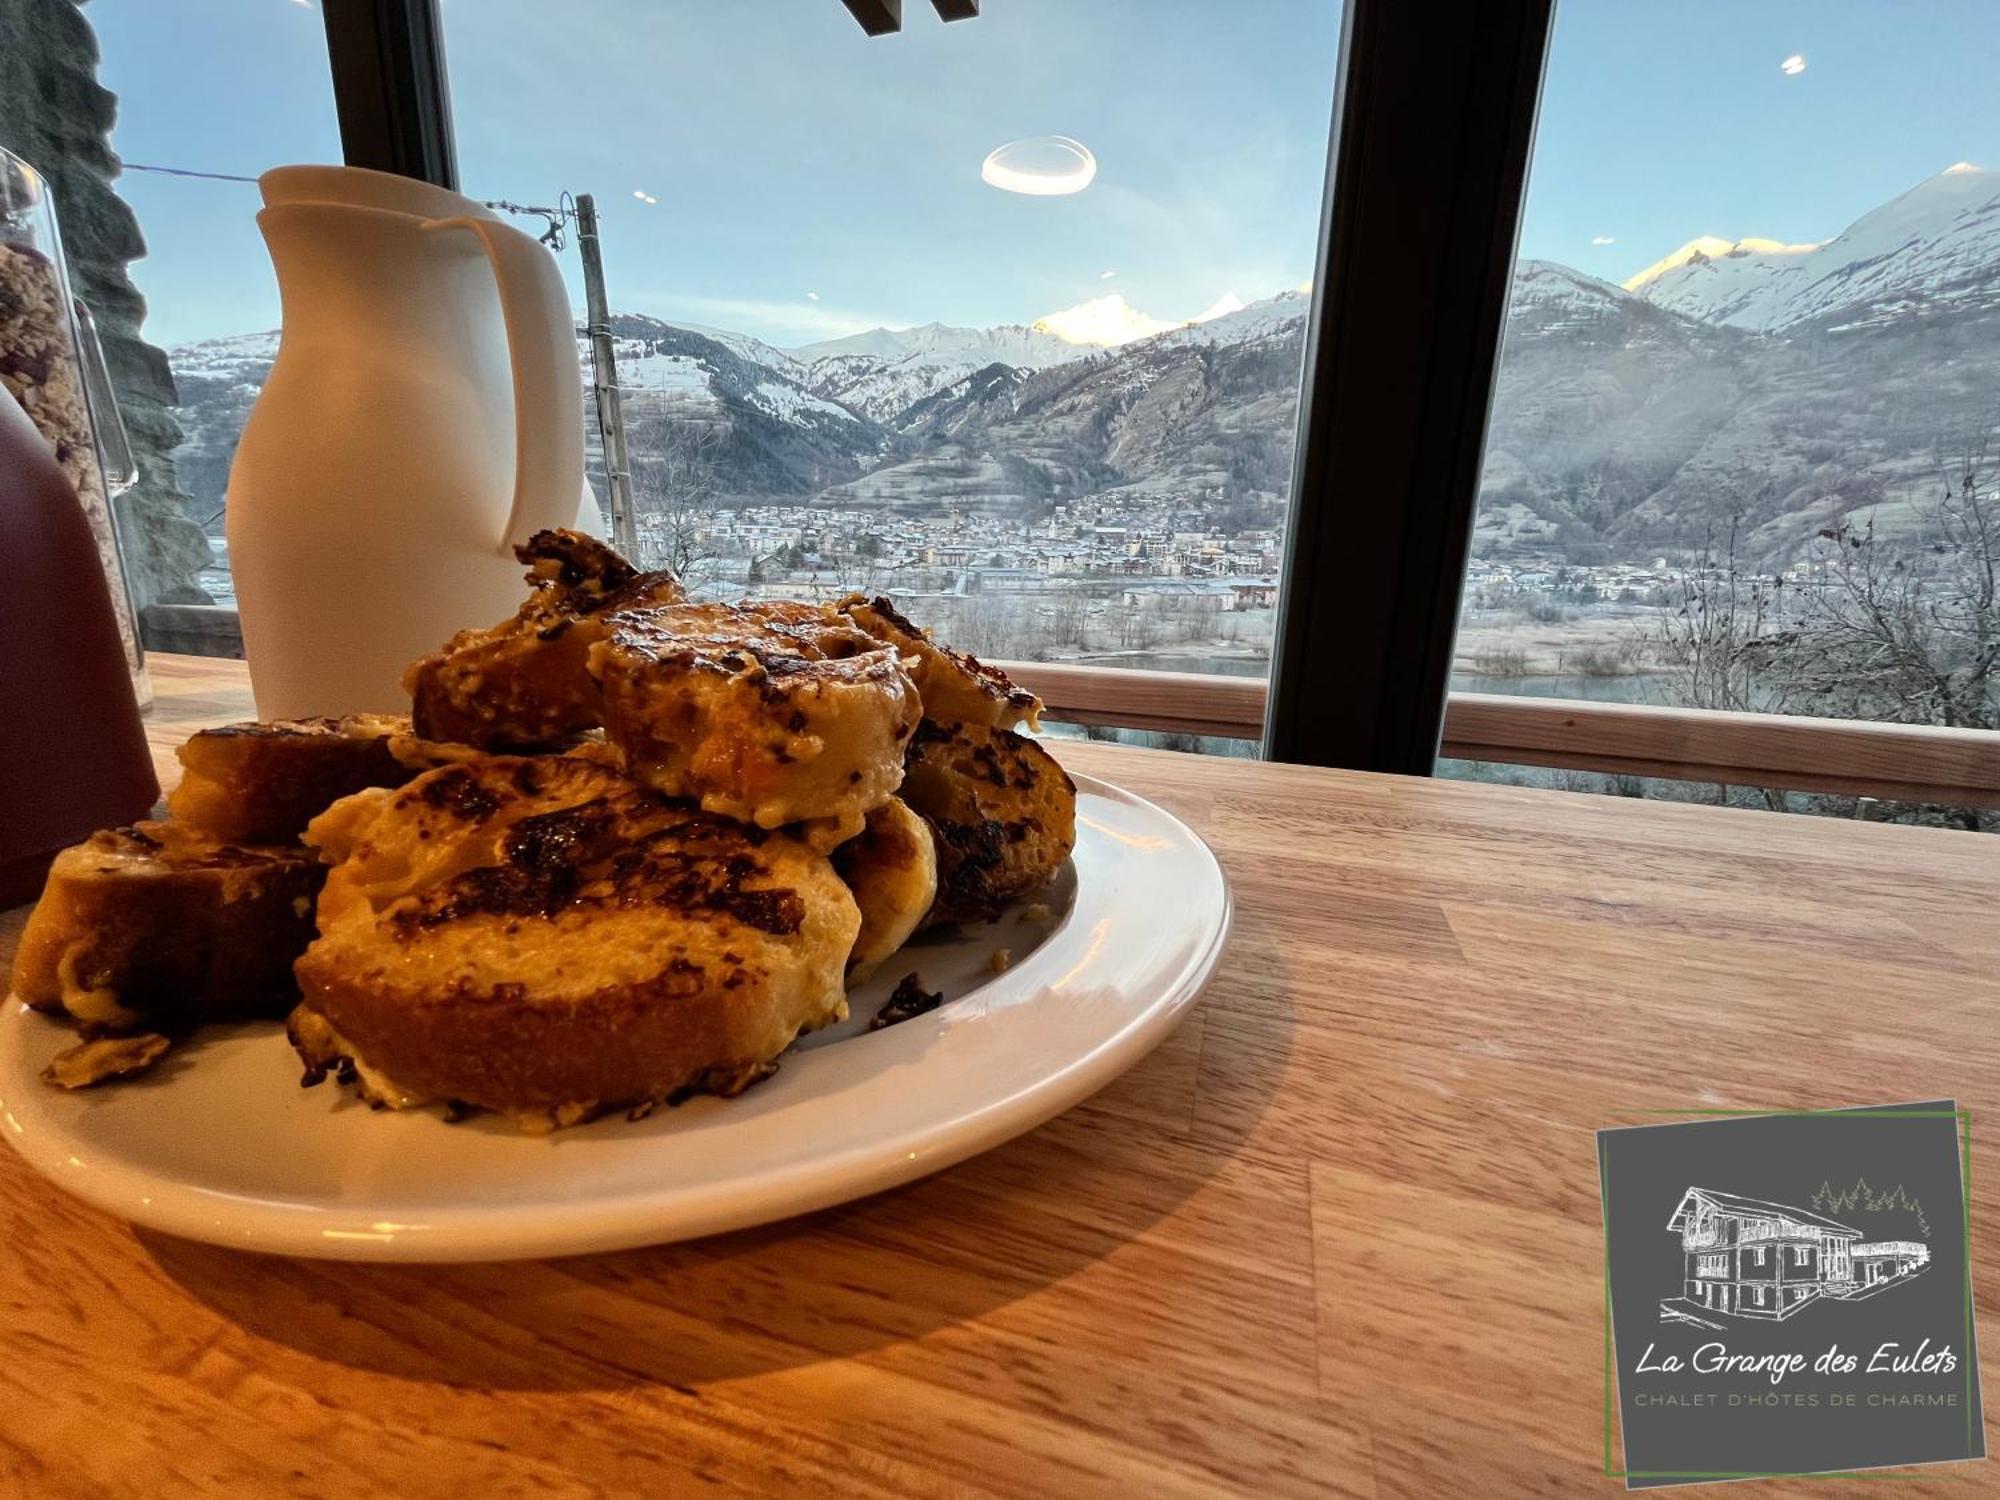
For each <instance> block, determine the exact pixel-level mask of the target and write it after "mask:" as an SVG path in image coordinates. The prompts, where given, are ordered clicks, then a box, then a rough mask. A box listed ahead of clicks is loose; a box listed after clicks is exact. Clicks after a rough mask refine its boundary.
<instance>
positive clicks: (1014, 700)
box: [832, 594, 1042, 729]
mask: <svg viewBox="0 0 2000 1500" xmlns="http://www.w3.org/2000/svg"><path fill="white" fill-rule="evenodd" d="M832 608H833V609H834V611H835V612H837V613H838V614H840V615H842V616H844V617H845V618H847V619H849V620H851V621H853V622H854V623H855V624H856V625H857V626H859V627H860V628H861V629H863V630H865V631H867V632H868V633H869V634H870V635H872V636H873V637H875V639H876V640H878V641H881V642H882V643H883V644H884V645H888V646H894V647H895V648H896V649H897V650H898V651H900V652H901V653H902V654H903V657H904V660H905V661H906V663H907V664H908V666H909V672H910V676H911V677H912V678H913V679H914V680H915V682H916V684H917V693H918V695H919V696H920V697H921V698H922V699H923V704H924V717H925V718H926V719H932V720H935V721H936V722H937V723H939V724H984V725H987V726H988V727H990V728H994V729H1012V728H1013V727H1014V726H1015V725H1016V724H1022V723H1025V724H1027V725H1028V727H1029V728H1031V729H1034V728H1039V727H1040V719H1041V712H1042V700H1041V699H1039V698H1037V697H1036V696H1035V695H1034V694H1033V693H1031V692H1029V691H1028V690H1027V689H1026V688H1024V687H1021V686H1019V685H1017V684H1016V683H1015V681H1014V679H1013V678H1011V677H1009V676H1008V675H1007V674H1006V673H1005V672H1003V671H1001V670H1000V669H999V668H998V667H996V666H993V665H992V664H991V663H988V662H983V661H981V660H980V659H979V658H978V657H976V656H973V655H971V654H970V653H968V652H964V651H958V650H954V649H953V648H952V647H950V646H947V645H944V644H943V643H942V642H940V641H936V640H933V639H932V638H931V633H930V632H929V631H928V630H923V629H920V628H918V627H917V626H916V625H914V624H912V623H911V622H910V620H909V619H907V618H906V617H905V616H904V615H903V614H902V613H901V612H900V611H898V610H897V608H896V606H895V605H894V604H892V603H891V602H890V601H889V600H888V599H886V598H884V597H883V596H881V595H879V594H878V595H876V596H875V597H874V598H872V599H871V598H869V597H868V596H867V595H865V594H850V595H848V596H847V598H845V599H842V600H841V601H840V602H839V603H838V604H835V605H833V606H832Z"/></svg>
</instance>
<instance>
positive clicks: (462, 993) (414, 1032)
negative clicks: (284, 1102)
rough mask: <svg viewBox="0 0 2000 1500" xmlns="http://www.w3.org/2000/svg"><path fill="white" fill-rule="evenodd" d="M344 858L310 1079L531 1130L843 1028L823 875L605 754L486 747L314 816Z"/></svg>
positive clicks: (296, 1030)
mask: <svg viewBox="0 0 2000 1500" xmlns="http://www.w3.org/2000/svg"><path fill="white" fill-rule="evenodd" d="M307 841H308V842H309V843H311V844H313V845H315V846H316V847H318V848H319V849H320V850H321V851H322V852H323V853H324V854H326V855H327V856H328V857H329V858H332V859H335V860H337V861H338V863H337V864H336V865H335V867H334V869H333V870H332V872H331V873H330V874H329V876H328V877H327V887H326V890H325V892H324V894H323V896H322V899H321V901H320V906H319V926H320V935H319V937H318V939H317V940H316V941H314V943H313V944H312V946H311V947H310V948H308V949H307V950H306V953H305V955H304V956H303V957H302V958H300V960H299V962H298V965H297V973H298V978H299V983H300V989H301V993H302V998H301V1000H300V1004H299V1006H298V1009H297V1010H296V1011H294V1013H293V1015H292V1019H291V1022H290V1025H289V1031H290V1034H291V1037H292V1040H293V1043H294V1045H295V1046H296V1047H297V1048H298V1050H299V1053H300V1056H301V1057H302V1058H303V1059H304V1060H305V1062H306V1064H307V1067H308V1077H309V1078H310V1077H312V1076H314V1075H315V1074H319V1073H323V1072H324V1071H326V1070H327V1069H329V1068H332V1069H338V1070H340V1071H342V1072H343V1074H351V1075H352V1076H353V1077H354V1078H355V1081H356V1082H358V1083H359V1085H360V1086H361V1088H362V1089H363V1091H364V1092H365V1093H366V1094H367V1095H368V1096H369V1097H370V1098H371V1099H373V1100H375V1101H377V1102H379V1103H383V1104H388V1105H396V1106H404V1105H413V1104H419V1103H425V1102H431V1101H446V1102H449V1103H454V1104H459V1105H469V1106H474V1107H477V1108H482V1109H487V1110H493V1111H497V1112H500V1113H503V1114H508V1115H512V1116H515V1117H516V1118H518V1119H519V1120H520V1121H521V1122H522V1123H523V1124H524V1125H527V1126H530V1127H531V1128H532V1127H542V1126H553V1125H562V1124H570V1123H574V1122H575V1121H577V1120H581V1119H586V1118H589V1117H590V1116H591V1115H594V1114H597V1113H600V1112H602V1111H604V1110H607V1109H612V1108H624V1109H632V1108H645V1107H649V1106H650V1105H652V1104H654V1103H657V1102H659V1101H661V1100H665V1099H671V1098H674V1097H676V1096H678V1095H680V1094H682V1093H685V1092H688V1091H692V1090H702V1089H707V1090H712V1091H716V1092H725V1093H727V1092H734V1091H735V1090H736V1089H738V1088H740V1087H742V1086H743V1085H744V1084H746V1083H748V1082H750V1081H754V1079H756V1078H757V1077H760V1076H762V1074H763V1073H764V1072H766V1071H768V1070H769V1068H770V1067H771V1065H772V1063H773V1061H774V1060H775V1059H776V1057H777V1056H778V1054H779V1053H781V1052H782V1051H784V1049H785V1048H786V1047H788V1046H790V1045H791V1043H792V1040H793V1039H794V1038H795V1037H796V1036H797V1035H798V1034H799V1032H801V1031H803V1030H811V1029H813V1028H816V1027H819V1026H822V1025H826V1024H828V1023H830V1022H832V1021H835V1020H839V1019H840V1018H842V1017H843V1016H845V1014H846V999H845V992H844V988H843V985H842V982H841V972H842V968H843V966H844V965H845V962H846V960H847V957H848V954H849V952H850V951H851V950H852V948H853V945H854V937H855V933H856V931H857V930H858V929H859V926H860V914H859V912H858V910H857V909H856V906H855V903H854V899H853V897H852V896H850V895H849V894H848V892H847V888H846V887H845V886H844V885H842V884H841V882H840V879H839V877H838V876H837V875H835V873H834V871H833V867H832V865H831V864H830V863H829V862H828V861H827V860H826V858H825V857H824V856H822V855H819V854H815V853H814V852H812V851H811V850H810V849H809V848H807V847H806V845H805V844H804V843H802V842H801V841H800V840H798V839H797V838H795V837H793V836H792V835H791V834H789V833H783V832H764V831H762V830H759V829H756V828H750V827H745V826H743V825H742V824H739V823H735V822H732V821H730V820H728V819H725V818H721V817H717V816H715V815H713V814H710V813H704V812H702V811H700V810H699V809H697V808H694V807H691V806H689V805H687V804H686V803H676V802H670V801H668V800H667V799H665V798H663V797H661V796H659V795H657V794H656V793H654V792H652V791H649V790H647V789H646V788H644V787H641V786H639V785H637V784H636V783H635V782H633V781H632V780H631V779H630V778H629V777H627V776H626V775H625V774H623V772H622V771H621V770H620V769H619V768H618V767H616V766H615V765H612V764H610V763H608V762H607V761H606V760H604V759H603V758H601V757H594V756H569V755H558V756H536V757H524V756H495V757H490V758H487V759H483V760H473V761H467V762H464V763H462V764H458V765H452V766H447V767H444V768H442V769H439V770H435V771H431V772H427V773H426V774H425V775H423V776H420V777H418V778H417V779H416V780H415V781H413V782H411V783H410V784H409V785H407V786H405V787H402V788H399V789H397V790H394V791H370V792H363V793H361V794H359V795H358V796H355V797H352V798H349V799H348V800H346V801H344V802H341V803H338V804H336V805H335V806H334V807H333V808H331V809H329V810H328V811H327V813H325V814H324V815H323V816H322V817H320V818H319V819H317V820H315V822H314V823H313V825H312V827H311V828H310V829H309V830H308V831H307Z"/></svg>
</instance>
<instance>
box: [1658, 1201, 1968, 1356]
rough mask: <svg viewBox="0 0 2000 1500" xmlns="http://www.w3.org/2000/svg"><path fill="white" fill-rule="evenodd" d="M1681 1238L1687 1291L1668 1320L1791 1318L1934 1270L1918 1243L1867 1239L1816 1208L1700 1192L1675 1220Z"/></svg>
mask: <svg viewBox="0 0 2000 1500" xmlns="http://www.w3.org/2000/svg"><path fill="white" fill-rule="evenodd" d="M1667 1228H1668V1229H1669V1230H1671V1231H1674V1232H1676V1233H1678V1234H1679V1235H1680V1237H1681V1252H1682V1256H1683V1260H1684V1266H1683V1274H1682V1290H1681V1295H1680V1296H1678V1297H1671V1298H1667V1299H1665V1300H1663V1301H1662V1302H1661V1303H1660V1320H1661V1321H1662V1322H1684V1323H1698V1324H1701V1325H1703V1326H1705V1327H1710V1328H1714V1327H1719V1326H1720V1325H1719V1324H1716V1323H1713V1322H1711V1321H1710V1320H1709V1315H1710V1314H1715V1313H1720V1314H1722V1315H1724V1316H1726V1317H1731V1318H1768V1319H1772V1320H1774V1321H1775V1320H1782V1319H1785V1318H1789V1317H1790V1316H1792V1314H1793V1313H1796V1312H1797V1311H1798V1310H1799V1309H1800V1308H1802V1307H1806V1306H1808V1305H1809V1304H1811V1303H1814V1302H1817V1301H1820V1300H1822V1299H1825V1298H1832V1299H1834V1300H1836V1301H1842V1302H1851V1301H1855V1300H1857V1299H1859V1298H1864V1297H1872V1296H1875V1295H1876V1294H1878V1293H1880V1292H1883V1291H1886V1290H1887V1289H1888V1288H1890V1287H1892V1286H1895V1285H1897V1284H1898V1283H1900V1282H1903V1281H1907V1280H1909V1278H1911V1277H1912V1276H1915V1275H1917V1274H1918V1273H1919V1272H1921V1271H1922V1270H1923V1269H1924V1268H1925V1267H1926V1266H1928V1265H1929V1264H1930V1258H1931V1252H1930V1247H1929V1246H1928V1245H1925V1244H1922V1243H1920V1242H1918V1241H1915V1240H1879V1241H1872V1242H1870V1241H1864V1240H1863V1239H1862V1237H1861V1231H1860V1230H1858V1229H1853V1228H1850V1227H1849V1226H1848V1225H1845V1224H1842V1223H1840V1222H1839V1221H1838V1220H1835V1219H1829V1218H1827V1217H1826V1216H1825V1215H1823V1214H1816V1213H1813V1212H1811V1211H1810V1210H1808V1209H1803V1208H1791V1207H1789V1206H1787V1205H1785V1204H1783V1203H1767V1202H1765V1201H1764V1200H1763V1199H1761V1198H1745V1197H1743V1196H1742V1195H1741V1194H1738V1193H1723V1192H1717V1191H1716V1190H1715V1189H1713V1188H1703V1187H1690V1188H1689V1189H1688V1190H1687V1191H1686V1192H1685V1193H1683V1194H1682V1195H1681V1200H1680V1203H1679V1206H1677V1207H1676V1208H1675V1209H1674V1213H1673V1217H1672V1218H1670V1219H1669V1220H1668V1221H1667Z"/></svg>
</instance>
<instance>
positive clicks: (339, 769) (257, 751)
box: [167, 714, 434, 844]
mask: <svg viewBox="0 0 2000 1500" xmlns="http://www.w3.org/2000/svg"><path fill="white" fill-rule="evenodd" d="M414 743H416V742H415V741H413V740H412V738H411V735H410V721H409V720H408V719H406V718H401V717H398V716H396V715H393V714H349V715H347V716H346V717H345V718H338V719H268V720H260V721H257V722H255V723H247V724H225V725H223V726H222V727H220V728H218V729H204V730H201V731H200V732H198V733H197V734H195V735H194V736H193V737H192V738H190V739H189V740H187V741H186V742H185V743H184V744H182V745H181V747H180V748H179V749H178V750H176V751H175V752H174V753H175V754H176V755H177V756H179V757H180V763H181V767H182V771H181V780H180V785H178V786H176V787H175V788H174V789H173V791H172V792H171V793H170V794H169V795H168V797H167V811H168V812H169V813H170V814H171V815H172V817H173V819H174V821H175V822H176V823H180V824H183V825H185V826H186V827H188V828H193V829H200V830H202V831H203V832H205V833H207V834H209V835H211V836H212V837H214V838H216V839H221V840H227V841H229V842H233V843H249V844H286V843H291V842H293V841H295V840H296V839H297V838H298V836H299V835H300V834H302V833H304V832H305V827H306V824H308V823H310V822H311V821H312V820H313V819H314V818H316V817H318V816H319V815H320V814H321V813H323V812H325V811H326V810H327V808H329V807H331V806H332V805H333V804H334V803H335V802H337V801H339V800H340V799H341V798H342V797H345V796H349V795H350V794H352V793H354V792H358V791H361V790H362V789H363V788H365V787H371V786H400V785H401V784H402V783H403V782H405V781H408V780H409V779H410V778H411V777H412V776H414V775H416V774H417V772H418V771H420V770H423V769H425V762H424V761H423V760H422V759H421V758H418V757H413V756H411V755H410V753H409V750H408V749H407V747H408V746H410V745H412V744H414ZM399 749H402V750H403V752H404V753H403V755H402V756H400V757H399V755H398V750H399ZM432 763H434V762H432Z"/></svg>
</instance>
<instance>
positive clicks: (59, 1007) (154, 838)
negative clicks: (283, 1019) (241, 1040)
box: [13, 823, 326, 1031]
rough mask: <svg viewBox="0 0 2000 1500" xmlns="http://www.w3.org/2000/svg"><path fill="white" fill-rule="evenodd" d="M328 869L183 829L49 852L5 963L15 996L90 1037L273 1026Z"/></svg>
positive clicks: (126, 834)
mask: <svg viewBox="0 0 2000 1500" xmlns="http://www.w3.org/2000/svg"><path fill="white" fill-rule="evenodd" d="M325 873H326V871H325V867H324V866H322V865H321V864H320V863H319V861H318V860H316V859H314V858H313V857H312V855H311V854H310V853H309V852H308V851H307V850H305V849H302V848H299V847H298V846H297V845H292V846H290V847H278V846H271V845H237V844H231V843H228V842H225V841H223V840H219V839H216V838H215V837H213V836H212V835H210V834H207V833H204V832H202V831H201V830H199V829H195V828H191V827H188V826H186V825H184V824H180V823H136V824H134V825H133V826H131V827H130V828H113V829H106V830H104V831H103V832H100V833H94V834H92V835H91V836H90V837H89V838H88V839H86V840H84V842H82V843H81V844H77V845H74V846H72V847H71V848H68V849H65V850H64V851H63V852H62V853H61V854H58V855H57V856H56V859H55V863H54V864H53V865H52V866H51V867H50V869H49V879H48V884H47V885H46V886H45V887H44V889H43V891H42V899H41V902H40V904H38V905H37V906H36V907H35V909H34V912H33V913H32V914H31V915H30V916H29V918H28V925H27V928H26V929H25V930H24V931H23V932H22V934H21V944H20V947H19V949H18V950H17V951H16V953H15V956H14V980H13V983H14V993H15V994H17V995H19V996H20V997H21V999H22V1000H24V1001H26V1002H27V1003H28V1004H29V1005H32V1006H34V1007H35V1008H36V1009H38V1010H47V1011H66V1012H68V1014H69V1015H71V1016H72V1017H74V1018H75V1019H76V1020H77V1021H78V1022H79V1023H81V1024H82V1025H83V1027H84V1028H85V1029H86V1030H91V1031H124V1030H130V1029H132V1028H134V1027H136V1026H139V1025H141V1024H142V1023H143V1024H146V1025H150V1026H156V1027H167V1028H179V1027H183V1026H190V1025H194V1024H196V1023H198V1022H201V1021H207V1020H213V1019H219V1018H223V1017H232V1016H244V1015H283V1014H284V1013H285V1011H286V1010H287V1009H288V1008H289V1007H290V1005H291V1004H292V1002H293V1001H294V1000H295V999H296V998H297V990H296V988H295V986H294V983H293V979H292V961H293V960H294V959H295V958H297V957H298V956H299V954H300V953H302V952H303V951H304V950H305V946H306V944H307V943H308V942H309V941H311V939H312V935H313V897H314V894H315V893H316V892H317V891H318V890H319V886H320V881H321V879H322V878H323V877H324V876H325Z"/></svg>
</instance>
